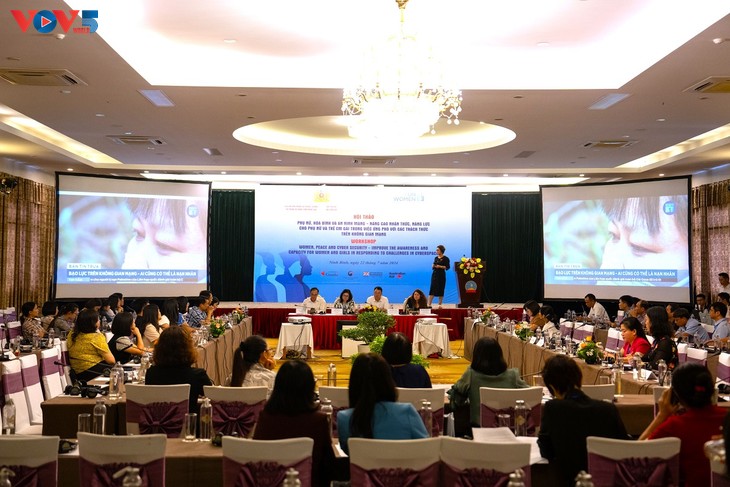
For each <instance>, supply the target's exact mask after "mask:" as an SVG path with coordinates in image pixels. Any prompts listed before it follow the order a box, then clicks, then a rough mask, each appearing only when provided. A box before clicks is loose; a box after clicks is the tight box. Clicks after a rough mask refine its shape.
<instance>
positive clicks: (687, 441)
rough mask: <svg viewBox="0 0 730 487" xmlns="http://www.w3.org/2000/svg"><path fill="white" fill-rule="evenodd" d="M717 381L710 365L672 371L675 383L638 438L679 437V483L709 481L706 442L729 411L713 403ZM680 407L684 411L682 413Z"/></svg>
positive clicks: (695, 486)
mask: <svg viewBox="0 0 730 487" xmlns="http://www.w3.org/2000/svg"><path fill="white" fill-rule="evenodd" d="M714 392H715V381H714V380H713V379H712V375H711V374H710V371H709V370H707V367H705V366H704V365H700V364H694V363H685V364H682V365H680V366H679V367H677V369H676V370H675V371H674V373H673V374H672V386H671V387H670V388H669V389H667V390H665V391H664V393H663V394H662V397H661V399H659V412H658V413H657V415H656V417H654V421H652V422H651V424H650V425H649V426H648V427H647V428H646V430H644V432H643V433H642V434H641V437H640V438H639V440H653V439H656V438H671V437H674V438H679V439H680V440H681V442H682V443H681V446H680V449H679V485H684V486H685V487H705V486H708V485H710V484H711V482H710V464H709V462H708V461H707V458H706V457H705V453H704V444H705V442H706V441H709V440H711V439H712V437H713V436H714V435H719V434H721V433H722V431H721V427H722V424H723V421H724V420H725V414H726V412H727V410H726V409H725V408H720V407H718V406H716V405H714V404H713V403H712V396H713V394H714ZM680 410H684V411H682V412H680Z"/></svg>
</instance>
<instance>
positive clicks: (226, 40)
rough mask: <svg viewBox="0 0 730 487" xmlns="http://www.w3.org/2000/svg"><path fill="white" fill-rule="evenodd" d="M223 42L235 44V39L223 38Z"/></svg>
mask: <svg viewBox="0 0 730 487" xmlns="http://www.w3.org/2000/svg"><path fill="white" fill-rule="evenodd" d="M223 42H225V43H226V44H235V43H236V39H223Z"/></svg>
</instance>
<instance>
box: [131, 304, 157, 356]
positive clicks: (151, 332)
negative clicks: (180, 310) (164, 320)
mask: <svg viewBox="0 0 730 487" xmlns="http://www.w3.org/2000/svg"><path fill="white" fill-rule="evenodd" d="M161 317H162V314H161V313H160V308H159V306H157V305H156V304H148V305H147V306H146V307H145V308H144V310H142V319H141V320H137V323H139V329H140V330H142V343H143V344H144V346H145V348H152V347H154V346H155V345H156V344H157V340H159V339H160V331H161V330H162V327H161V326H160V318H161Z"/></svg>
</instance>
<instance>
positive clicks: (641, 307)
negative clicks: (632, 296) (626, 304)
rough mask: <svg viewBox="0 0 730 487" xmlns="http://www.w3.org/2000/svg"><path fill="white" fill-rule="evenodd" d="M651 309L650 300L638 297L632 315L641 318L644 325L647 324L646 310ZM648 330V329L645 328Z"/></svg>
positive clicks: (640, 320)
mask: <svg viewBox="0 0 730 487" xmlns="http://www.w3.org/2000/svg"><path fill="white" fill-rule="evenodd" d="M647 309H649V302H648V301H646V300H643V299H638V300H637V301H636V302H635V303H634V307H633V309H632V310H631V316H633V317H634V318H636V319H637V320H639V323H641V324H642V325H645V324H646V310H647ZM644 331H645V332H646V330H644Z"/></svg>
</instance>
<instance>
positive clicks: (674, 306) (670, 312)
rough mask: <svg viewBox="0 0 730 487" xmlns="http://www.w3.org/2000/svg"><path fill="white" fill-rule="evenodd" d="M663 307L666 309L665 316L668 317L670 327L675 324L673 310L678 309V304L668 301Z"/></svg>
mask: <svg viewBox="0 0 730 487" xmlns="http://www.w3.org/2000/svg"><path fill="white" fill-rule="evenodd" d="M664 309H665V310H666V311H667V318H668V319H669V324H670V325H671V327H674V326H676V325H675V323H674V312H675V311H677V310H678V309H679V305H678V304H676V303H669V304H667V306H666V307H665V308H664ZM671 327H670V328H671ZM672 331H675V332H676V329H672Z"/></svg>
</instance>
